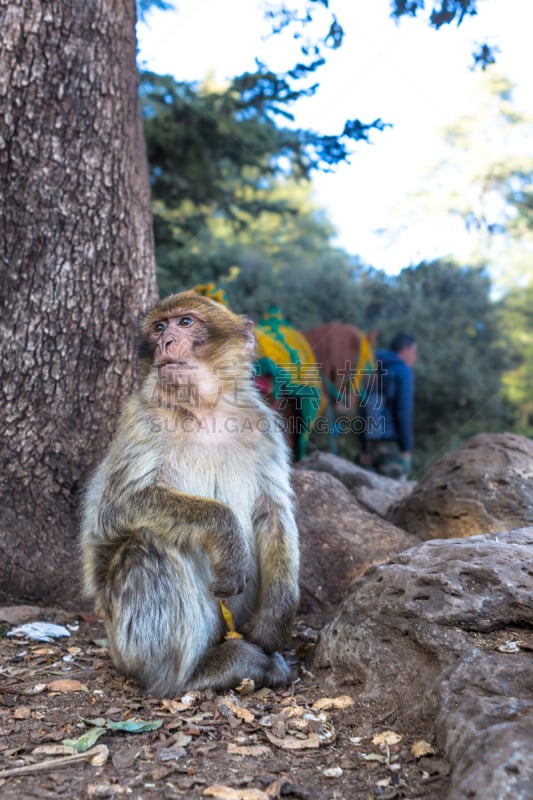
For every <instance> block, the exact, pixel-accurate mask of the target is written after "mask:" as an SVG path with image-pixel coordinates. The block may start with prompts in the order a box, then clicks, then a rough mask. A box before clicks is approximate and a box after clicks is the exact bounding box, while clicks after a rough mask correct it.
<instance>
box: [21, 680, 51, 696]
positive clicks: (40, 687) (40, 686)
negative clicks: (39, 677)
mask: <svg viewBox="0 0 533 800" xmlns="http://www.w3.org/2000/svg"><path fill="white" fill-rule="evenodd" d="M47 688H48V685H47V684H46V683H36V684H35V686H30V687H29V688H28V689H24V694H26V695H34V694H42V693H43V692H44V691H46V689H47Z"/></svg>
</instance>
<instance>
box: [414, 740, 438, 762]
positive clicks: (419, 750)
mask: <svg viewBox="0 0 533 800" xmlns="http://www.w3.org/2000/svg"><path fill="white" fill-rule="evenodd" d="M411 753H412V754H413V755H414V757H415V758H422V756H433V755H435V749H434V748H433V747H432V746H431V745H430V743H429V742H426V741H425V740H424V739H419V740H418V741H417V742H414V743H413V744H412V745H411Z"/></svg>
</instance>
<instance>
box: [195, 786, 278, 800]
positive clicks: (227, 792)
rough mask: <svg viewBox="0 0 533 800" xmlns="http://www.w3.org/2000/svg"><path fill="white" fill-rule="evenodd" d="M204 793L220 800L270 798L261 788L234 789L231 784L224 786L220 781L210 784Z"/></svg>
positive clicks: (262, 799)
mask: <svg viewBox="0 0 533 800" xmlns="http://www.w3.org/2000/svg"><path fill="white" fill-rule="evenodd" d="M203 794H204V797H216V798H219V800H269V797H268V795H267V794H266V793H265V792H263V791H261V789H232V788H231V786H222V785H221V784H220V783H214V784H213V785H212V786H208V787H207V789H204V792H203Z"/></svg>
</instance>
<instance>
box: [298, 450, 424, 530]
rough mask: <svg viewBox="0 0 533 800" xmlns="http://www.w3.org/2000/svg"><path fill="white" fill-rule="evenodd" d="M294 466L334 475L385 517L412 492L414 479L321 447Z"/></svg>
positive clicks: (414, 484)
mask: <svg viewBox="0 0 533 800" xmlns="http://www.w3.org/2000/svg"><path fill="white" fill-rule="evenodd" d="M297 468H298V469H304V470H314V471H316V472H327V473H329V474H330V475H333V476H334V477H335V478H337V479H338V480H339V481H341V483H343V484H344V486H346V488H347V489H349V491H350V492H351V493H352V494H353V496H354V497H355V498H356V499H357V500H358V501H359V502H360V503H361V505H362V506H364V507H365V508H366V509H367V510H368V511H371V512H372V513H374V514H379V515H380V517H387V515H388V514H389V513H390V512H391V510H392V508H393V507H394V506H395V505H396V504H397V503H399V502H400V501H401V500H403V498H405V497H406V496H407V495H409V494H411V492H412V490H413V489H414V487H415V486H416V481H395V480H393V478H387V477H385V476H384V475H378V474H377V472H371V471H370V470H368V469H363V468H362V467H358V466H357V464H353V463H352V462H351V461H347V460H346V459H345V458H340V457H339V456H335V455H333V454H332V453H325V452H324V451H322V450H315V451H314V453H311V454H310V455H308V456H306V457H305V458H303V459H302V460H301V461H300V462H299V464H298V466H297Z"/></svg>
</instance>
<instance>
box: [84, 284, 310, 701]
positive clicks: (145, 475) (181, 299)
mask: <svg viewBox="0 0 533 800" xmlns="http://www.w3.org/2000/svg"><path fill="white" fill-rule="evenodd" d="M254 345H255V340H254V334H253V323H251V322H250V321H249V320H246V319H245V318H243V317H240V316H238V315H236V314H234V313H232V312H231V311H229V310H228V309H227V308H226V307H225V306H224V305H222V304H221V303H218V302H216V301H215V300H212V299H210V298H206V297H201V296H200V295H198V294H196V293H195V292H193V291H188V292H182V293H180V294H176V295H172V296H170V297H168V298H166V299H164V300H162V301H161V302H160V303H159V304H158V305H157V306H156V307H155V308H154V309H153V310H152V311H150V313H149V314H148V315H147V316H146V318H145V319H144V322H143V326H142V344H141V359H142V363H143V366H144V378H143V383H142V386H141V388H140V390H139V391H138V392H136V393H134V394H133V395H132V397H131V398H130V399H129V402H128V403H127V405H126V407H125V410H124V411H123V413H122V417H121V419H120V422H119V427H118V431H117V433H116V435H115V438H114V440H113V441H112V443H111V445H110V448H109V450H108V452H107V455H106V456H105V458H104V460H103V461H102V463H101V464H100V466H99V467H98V468H97V470H96V472H95V474H94V476H93V477H92V480H91V481H90V484H89V486H88V490H87V493H86V497H85V501H84V508H83V519H82V534H81V541H82V554H83V569H84V587H85V591H86V594H87V595H88V596H89V597H92V598H94V600H95V603H96V607H97V609H99V610H100V612H101V613H102V615H103V618H104V622H105V626H106V630H107V635H108V640H109V647H110V653H111V657H112V660H113V662H114V664H115V666H116V667H117V668H118V669H119V670H120V671H122V672H123V673H125V674H126V675H128V676H131V677H132V678H134V679H136V680H137V681H138V682H139V683H140V684H141V686H142V687H143V689H144V690H145V691H147V692H148V693H150V694H153V695H156V696H160V697H172V696H176V695H178V694H180V693H182V692H183V691H186V690H189V689H206V688H213V689H228V688H231V687H234V686H236V685H238V684H239V683H240V682H241V681H242V679H244V678H250V679H252V680H253V681H254V682H255V684H256V686H270V687H280V686H284V685H286V684H287V683H288V682H289V680H290V674H291V670H290V667H289V665H288V663H287V662H286V660H285V659H284V657H283V656H282V655H281V653H280V652H279V650H280V648H281V647H282V646H283V645H284V643H286V641H287V639H288V637H289V635H290V631H291V626H292V623H293V619H294V613H295V610H296V606H297V603H298V568H299V550H298V532H297V528H296V524H295V520H294V514H293V507H292V503H293V500H292V491H291V488H290V484H289V459H288V453H287V449H286V445H285V441H284V437H283V434H282V432H281V430H280V429H279V425H278V424H277V421H276V416H275V412H273V411H272V410H271V409H270V408H268V407H267V406H266V405H265V404H264V402H263V401H262V400H261V398H260V396H259V394H258V392H257V390H256V389H255V387H254V383H253V360H254ZM220 598H225V600H224V602H225V603H226V605H227V608H229V610H230V612H231V614H232V615H233V619H234V622H235V627H236V629H237V631H239V632H241V633H242V634H243V636H242V638H227V637H225V634H226V633H227V627H226V624H225V622H224V618H223V614H222V609H221V604H220Z"/></svg>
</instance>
